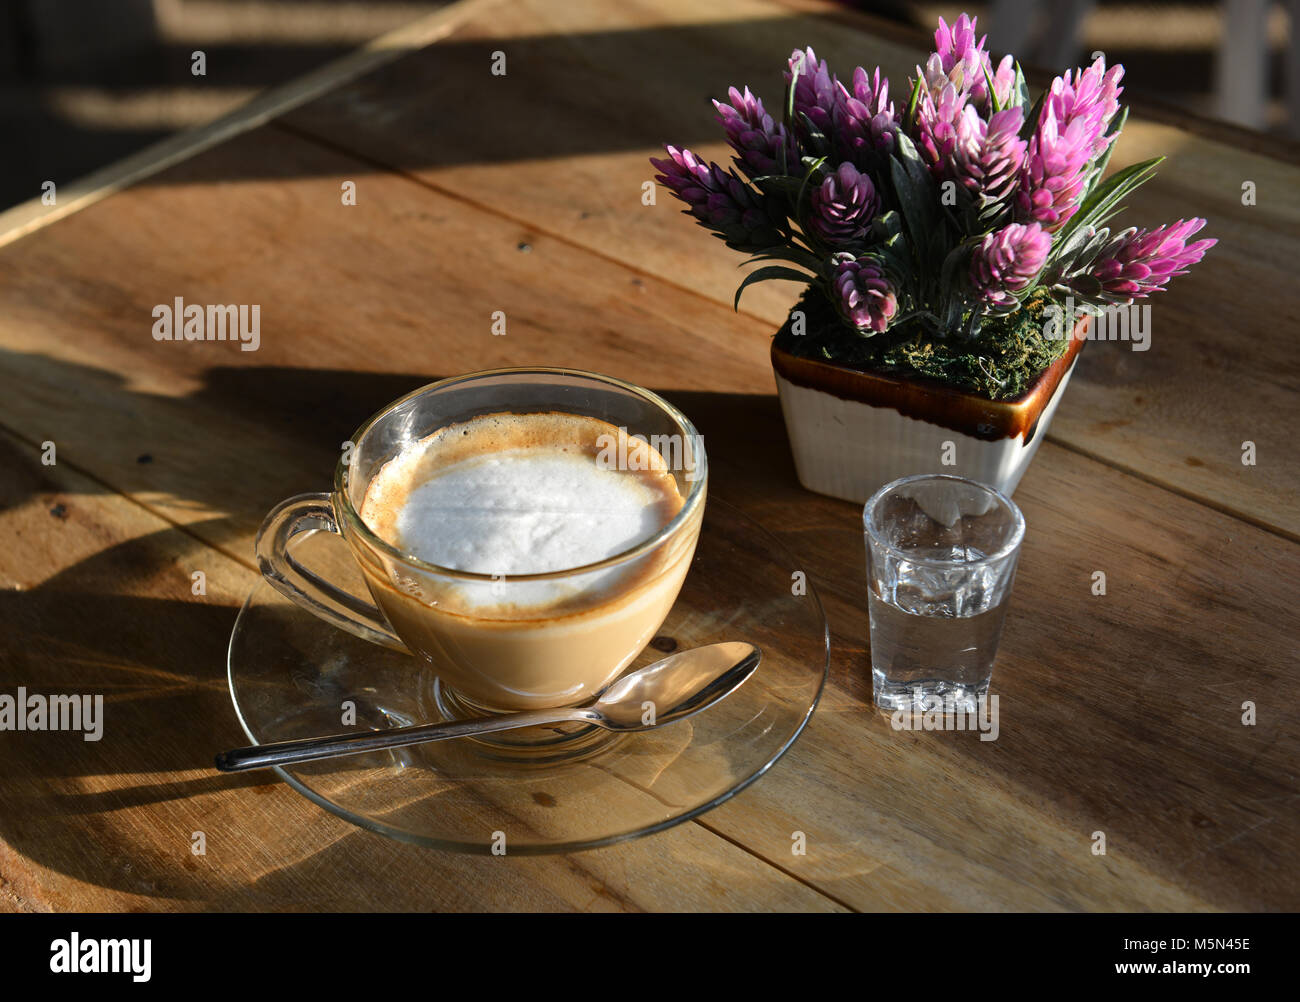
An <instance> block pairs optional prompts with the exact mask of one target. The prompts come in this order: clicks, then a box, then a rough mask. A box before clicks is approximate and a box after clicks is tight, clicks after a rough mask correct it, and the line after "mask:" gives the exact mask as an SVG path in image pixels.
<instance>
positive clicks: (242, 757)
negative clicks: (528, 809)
mask: <svg viewBox="0 0 1300 1002" xmlns="http://www.w3.org/2000/svg"><path fill="white" fill-rule="evenodd" d="M597 716H598V715H597V714H595V713H593V712H592V711H591V710H589V709H585V708H578V709H574V708H572V707H562V708H558V709H551V710H528V711H525V712H523V713H509V714H504V715H502V716H499V717H480V718H476V719H473V720H452V721H449V722H446V723H441V724H419V725H417V726H414V727H394V728H392V729H390V730H386V731H360V732H356V733H352V734H331V735H329V736H328V737H321V738H299V739H297V740H295V741H277V742H274V743H273V744H266V745H252V746H251V747H248V748H236V749H234V750H233V751H227V752H222V753H221V754H219V755H218V756H217V759H216V764H217V768H218V769H220V770H221V771H222V772H243V771H244V770H246V769H267V768H270V767H271V766H276V765H292V764H294V763H295V762H314V761H316V760H317V759H323V758H337V757H338V756H340V755H359V754H361V753H362V752H369V751H382V750H384V749H386V748H405V747H406V746H407V745H420V744H426V743H428V742H430V741H443V740H445V739H447V738H460V737H465V736H467V735H471V734H488V733H490V732H492V731H509V730H513V729H514V728H516V727H536V726H537V725H538V724H553V723H557V722H559V721H563V720H590V721H592V722H593V723H594V722H596V718H597Z"/></svg>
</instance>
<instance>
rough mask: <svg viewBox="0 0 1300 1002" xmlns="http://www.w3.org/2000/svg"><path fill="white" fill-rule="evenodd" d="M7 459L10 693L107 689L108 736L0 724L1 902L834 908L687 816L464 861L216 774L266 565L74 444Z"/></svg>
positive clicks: (0, 438) (76, 907)
mask: <svg viewBox="0 0 1300 1002" xmlns="http://www.w3.org/2000/svg"><path fill="white" fill-rule="evenodd" d="M56 458H57V456H56ZM0 463H2V464H3V466H4V469H5V470H6V476H5V478H4V480H3V482H0V511H3V514H2V515H0V526H2V527H3V529H2V530H0V531H3V535H4V538H5V540H6V545H5V547H4V548H3V551H0V622H3V623H4V624H5V628H4V629H3V630H0V692H3V693H6V694H9V695H14V694H15V693H16V690H17V687H18V686H25V687H26V688H27V689H28V691H29V692H44V693H92V694H100V695H102V696H103V697H104V709H103V732H102V737H101V738H100V740H98V741H95V742H87V741H85V740H84V738H83V736H82V734H81V733H69V732H47V733H40V732H25V733H19V732H16V731H10V730H6V731H4V732H0V755H3V757H4V761H5V764H6V776H7V779H6V782H5V785H4V789H3V790H2V791H0V875H2V876H0V910H21V911H43V910H55V911H90V912H95V911H117V910H122V909H128V908H129V909H163V910H176V909H180V910H193V909H204V910H207V909H221V910H238V911H244V910H285V909H293V910H300V909H301V910H340V909H341V910H371V909H382V910H429V909H433V910H502V911H505V910H513V909H518V910H534V911H557V910H558V911H569V910H594V911H607V910H608V911H637V910H654V911H672V910H692V911H697V910H722V911H732V910H744V911H747V910H761V911H773V910H836V909H837V908H838V906H837V905H836V904H835V903H834V902H833V901H831V900H829V899H828V898H826V897H824V896H822V895H820V894H818V893H816V892H815V891H813V890H811V889H810V888H808V887H806V886H805V885H803V884H802V883H800V882H798V881H797V880H794V879H791V878H790V877H789V876H786V875H783V874H781V873H779V872H778V871H777V870H775V869H773V868H772V867H770V866H768V865H767V864H766V863H764V862H762V861H760V860H758V859H756V858H755V857H754V856H753V855H751V854H749V853H747V852H746V851H744V850H743V849H741V848H739V847H737V846H735V845H733V844H731V843H730V842H728V841H726V840H725V839H721V838H718V837H717V836H716V835H714V834H711V833H710V832H708V831H706V830H705V829H704V828H701V827H700V826H699V825H695V824H690V823H688V824H685V825H681V826H679V827H677V828H673V829H670V830H669V831H667V832H664V833H661V834H660V835H658V836H655V837H654V838H651V839H644V840H639V841H635V842H631V843H624V844H622V845H618V846H614V847H611V848H607V849H601V850H596V851H592V852H586V853H578V854H574V855H570V856H562V857H540V858H527V857H510V856H509V855H508V854H507V856H504V857H477V856H475V857H470V856H461V855H457V854H454V853H439V852H433V851H431V850H427V849H422V848H419V847H416V846H411V845H406V844H402V843H398V842H394V841H391V840H389V839H386V838H383V837H381V836H378V835H374V834H371V833H369V832H364V831H361V830H360V829H357V828H353V827H352V826H351V825H349V824H347V823H346V822H344V821H342V820H341V819H339V818H336V817H334V816H333V815H331V814H328V813H326V812H325V811H323V810H321V809H319V808H317V807H316V806H315V805H313V804H311V803H309V802H308V801H307V800H305V799H303V798H302V797H299V796H298V795H297V794H296V793H294V792H293V791H291V790H290V789H289V788H288V787H287V786H285V785H284V784H282V783H279V782H277V781H274V780H269V779H268V778H267V775H265V774H248V775H240V776H224V775H220V774H217V773H216V772H215V771H214V770H213V769H212V765H211V758H212V755H213V754H215V752H216V751H219V750H220V749H222V748H228V747H234V746H236V745H240V744H244V743H245V738H244V735H243V732H242V731H241V730H240V728H239V726H238V723H237V722H236V719H235V714H234V710H233V709H232V707H231V705H230V697H229V695H228V692H227V689H226V681H225V648H226V644H227V642H228V640H229V637H230V629H231V626H232V625H233V623H234V619H235V613H236V610H237V609H238V607H239V604H240V603H241V602H242V601H243V599H244V597H245V596H246V595H247V593H248V591H249V590H250V588H251V586H252V584H253V582H254V581H256V578H257V575H256V572H254V571H252V570H250V569H249V568H248V567H246V566H243V565H241V564H239V563H237V562H235V561H232V560H230V559H229V558H227V557H225V556H223V555H221V554H219V553H217V552H216V551H214V550H213V549H211V548H210V547H208V546H207V545H205V544H203V543H202V542H200V541H199V540H198V539H197V538H195V536H194V535H193V534H191V533H190V532H187V531H184V530H181V529H178V528H176V527H175V526H173V525H170V524H168V523H166V522H164V521H162V520H161V519H159V518H157V517H156V516H154V515H152V514H150V513H148V512H147V511H145V510H144V509H143V508H141V507H140V506H139V505H138V504H136V503H135V502H133V501H130V500H128V499H126V498H124V497H122V496H120V495H117V494H114V493H112V492H105V490H104V487H103V485H102V484H100V483H99V482H97V481H95V480H93V479H89V478H87V477H86V476H84V475H82V474H81V473H79V472H77V471H76V470H75V469H74V468H73V467H72V466H71V464H69V463H68V462H67V461H66V460H62V461H59V462H57V463H56V465H54V466H49V467H47V466H42V464H41V462H40V450H39V449H38V448H37V447H36V446H35V444H34V443H31V442H25V441H22V440H21V439H17V438H14V437H13V436H12V435H10V434H8V433H4V432H0ZM196 570H201V571H203V573H204V575H205V577H206V581H205V586H206V595H203V596H195V595H194V594H192V587H191V575H192V574H193V573H194V572H195V571H196ZM196 831H201V832H203V833H204V836H205V839H206V853H205V854H204V855H195V854H193V853H192V851H191V846H192V841H191V840H192V838H193V833H194V832H196Z"/></svg>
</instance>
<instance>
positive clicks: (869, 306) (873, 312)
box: [831, 254, 898, 334]
mask: <svg viewBox="0 0 1300 1002" xmlns="http://www.w3.org/2000/svg"><path fill="white" fill-rule="evenodd" d="M833 260H834V261H835V271H834V274H833V275H832V278H831V286H832V288H833V289H834V293H835V297H834V301H835V304H836V306H837V307H838V308H839V311H840V313H841V314H842V315H843V316H844V318H845V319H846V320H847V321H848V322H849V323H851V324H852V325H853V326H854V327H856V328H858V329H859V330H869V331H872V332H874V333H876V334H879V333H882V332H883V331H885V330H886V329H887V328H888V327H889V324H890V321H891V320H893V318H894V314H896V313H897V312H898V296H897V295H896V294H895V292H894V287H893V285H892V284H891V283H890V281H889V279H888V278H886V277H885V273H884V270H883V269H882V268H881V267H880V265H879V264H877V263H876V262H875V261H873V260H872V259H871V258H865V257H864V258H854V257H853V255H852V254H837V255H836V256H835V258H834V259H833Z"/></svg>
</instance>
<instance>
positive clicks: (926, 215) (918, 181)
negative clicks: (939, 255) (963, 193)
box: [889, 132, 940, 281]
mask: <svg viewBox="0 0 1300 1002" xmlns="http://www.w3.org/2000/svg"><path fill="white" fill-rule="evenodd" d="M894 154H895V155H894V156H892V157H891V158H890V161H889V172H890V179H891V180H892V181H893V186H894V193H895V195H896V196H897V198H898V207H899V210H900V212H901V214H902V217H903V225H904V226H905V228H906V232H907V239H908V244H909V246H910V247H911V249H912V253H913V254H914V255H915V257H916V262H915V265H914V267H915V269H916V273H917V275H918V278H919V279H920V280H921V281H925V276H926V275H927V274H929V273H931V270H932V269H931V267H930V265H931V260H930V259H931V256H932V254H931V248H932V246H933V240H934V238H935V237H936V236H938V234H937V233H936V231H937V230H938V229H939V227H940V218H939V213H938V208H937V207H938V204H939V199H938V191H937V189H936V188H935V186H934V181H933V179H932V178H931V177H930V172H929V171H927V170H926V169H925V165H924V164H923V163H922V162H921V158H920V155H919V154H918V153H917V152H916V147H915V146H913V145H912V141H911V140H910V139H909V138H908V137H907V136H905V135H903V134H902V133H901V132H900V133H899V134H898V135H897V139H896V143H895V147H894Z"/></svg>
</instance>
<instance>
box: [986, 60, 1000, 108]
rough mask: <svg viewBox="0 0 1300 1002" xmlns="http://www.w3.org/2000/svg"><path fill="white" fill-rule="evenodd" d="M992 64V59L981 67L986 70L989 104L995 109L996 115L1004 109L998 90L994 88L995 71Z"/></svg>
mask: <svg viewBox="0 0 1300 1002" xmlns="http://www.w3.org/2000/svg"><path fill="white" fill-rule="evenodd" d="M991 64H992V60H990V65H989V66H985V65H981V69H983V70H984V82H985V84H987V86H988V89H989V106H990V107H991V108H992V109H993V114H995V115H996V114H997V113H998V112H999V111H1001V110H1002V107H1003V106H1002V103H1001V102H1000V101H999V100H998V92H997V91H996V90H994V89H993V71H992V69H991V68H990V66H991Z"/></svg>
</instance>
